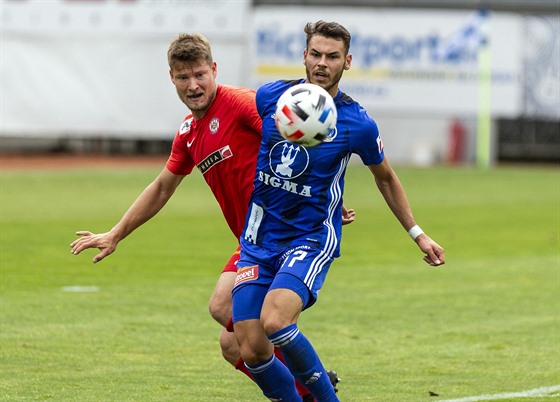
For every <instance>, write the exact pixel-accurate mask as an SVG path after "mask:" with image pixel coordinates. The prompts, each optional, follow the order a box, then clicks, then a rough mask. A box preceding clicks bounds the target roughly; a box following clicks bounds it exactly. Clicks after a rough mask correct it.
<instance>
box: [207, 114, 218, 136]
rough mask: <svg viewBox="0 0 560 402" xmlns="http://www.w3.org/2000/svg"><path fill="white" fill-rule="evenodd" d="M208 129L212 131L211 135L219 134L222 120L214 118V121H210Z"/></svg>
mask: <svg viewBox="0 0 560 402" xmlns="http://www.w3.org/2000/svg"><path fill="white" fill-rule="evenodd" d="M208 128H209V129H210V134H216V133H217V132H218V129H219V128H220V119H218V118H217V117H214V118H213V119H212V120H210V124H209V125H208Z"/></svg>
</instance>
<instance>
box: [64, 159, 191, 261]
mask: <svg viewBox="0 0 560 402" xmlns="http://www.w3.org/2000/svg"><path fill="white" fill-rule="evenodd" d="M183 178H184V176H181V175H176V174H173V173H171V172H170V171H169V170H168V169H167V168H164V169H163V170H162V171H161V173H160V174H159V175H158V177H156V179H155V180H154V181H153V182H152V183H150V185H148V187H146V189H145V190H144V191H143V192H142V193H141V194H140V195H139V196H138V198H137V199H136V201H134V203H133V204H132V205H131V207H130V208H129V209H128V211H127V212H126V213H125V214H124V215H123V217H122V218H121V220H120V221H119V222H118V223H117V224H116V225H115V226H114V227H113V228H112V229H111V230H110V231H109V232H106V233H100V234H95V233H92V232H89V231H78V232H76V235H78V236H80V238H79V239H77V240H75V241H73V242H72V243H71V244H70V248H71V249H72V250H71V252H72V254H80V253H81V252H82V251H83V250H86V249H89V248H98V249H99V250H100V253H99V254H97V255H96V256H95V257H93V262H94V263H96V262H99V261H101V260H102V259H103V258H105V257H106V256H108V255H110V254H112V253H113V252H114V251H115V249H116V248H117V244H118V243H119V242H120V241H121V240H122V239H124V238H125V237H126V236H128V235H129V234H130V233H132V232H133V231H134V230H135V229H137V228H138V227H139V226H141V225H142V224H144V223H145V222H147V221H148V220H150V219H151V218H152V217H153V216H154V215H156V214H157V213H158V212H159V211H160V210H161V209H162V208H163V206H164V205H165V204H166V203H167V201H169V199H170V198H171V196H172V195H173V193H174V192H175V190H176V189H177V186H178V185H179V184H180V183H181V181H182V180H183Z"/></svg>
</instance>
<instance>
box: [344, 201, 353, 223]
mask: <svg viewBox="0 0 560 402" xmlns="http://www.w3.org/2000/svg"><path fill="white" fill-rule="evenodd" d="M354 219H356V212H355V211H354V210H353V209H346V207H345V206H344V205H342V224H343V225H348V224H349V223H352V222H354Z"/></svg>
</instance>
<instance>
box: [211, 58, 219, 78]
mask: <svg viewBox="0 0 560 402" xmlns="http://www.w3.org/2000/svg"><path fill="white" fill-rule="evenodd" d="M212 74H214V78H216V76H217V75H218V64H217V63H216V62H215V61H213V62H212Z"/></svg>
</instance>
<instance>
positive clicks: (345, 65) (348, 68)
mask: <svg viewBox="0 0 560 402" xmlns="http://www.w3.org/2000/svg"><path fill="white" fill-rule="evenodd" d="M351 64H352V55H351V54H348V56H346V62H345V63H344V69H345V70H350V65H351Z"/></svg>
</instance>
